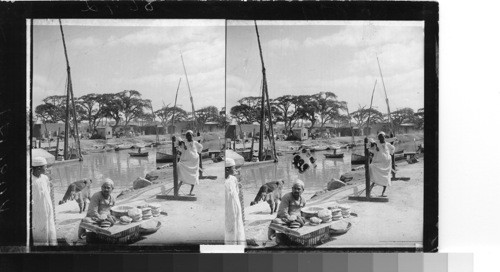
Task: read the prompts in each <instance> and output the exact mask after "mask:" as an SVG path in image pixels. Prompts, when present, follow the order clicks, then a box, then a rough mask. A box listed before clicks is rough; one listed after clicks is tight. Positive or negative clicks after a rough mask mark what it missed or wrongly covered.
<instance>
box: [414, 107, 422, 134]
mask: <svg viewBox="0 0 500 272" xmlns="http://www.w3.org/2000/svg"><path fill="white" fill-rule="evenodd" d="M424 116H425V114H424V108H420V109H418V110H417V112H415V114H414V115H413V117H414V122H415V126H416V128H417V129H424Z"/></svg>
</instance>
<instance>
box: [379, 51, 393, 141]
mask: <svg viewBox="0 0 500 272" xmlns="http://www.w3.org/2000/svg"><path fill="white" fill-rule="evenodd" d="M376 57H377V64H378V71H379V72H380V78H382V86H384V93H385V103H386V104H387V114H388V115H389V124H390V126H391V131H392V133H393V135H395V134H396V133H395V132H394V127H393V125H392V119H391V109H390V108H389V98H387V91H386V89H385V83H384V76H382V69H380V62H379V61H378V56H376Z"/></svg>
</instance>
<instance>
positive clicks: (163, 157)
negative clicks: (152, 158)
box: [156, 152, 174, 163]
mask: <svg viewBox="0 0 500 272" xmlns="http://www.w3.org/2000/svg"><path fill="white" fill-rule="evenodd" d="M173 161H174V155H172V154H167V153H163V152H156V162H161V163H167V162H173Z"/></svg>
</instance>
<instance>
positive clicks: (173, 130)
mask: <svg viewBox="0 0 500 272" xmlns="http://www.w3.org/2000/svg"><path fill="white" fill-rule="evenodd" d="M181 79H182V78H181V77H180V78H179V83H178V84H177V91H176V92H175V102H174V108H173V109H172V136H174V133H175V125H174V118H175V107H177V95H178V94H179V86H181Z"/></svg>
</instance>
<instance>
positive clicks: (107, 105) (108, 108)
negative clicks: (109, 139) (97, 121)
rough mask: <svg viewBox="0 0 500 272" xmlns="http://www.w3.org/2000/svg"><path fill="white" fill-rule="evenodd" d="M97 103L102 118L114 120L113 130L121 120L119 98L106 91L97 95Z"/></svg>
mask: <svg viewBox="0 0 500 272" xmlns="http://www.w3.org/2000/svg"><path fill="white" fill-rule="evenodd" d="M99 103H100V104H101V107H102V113H101V116H102V117H103V118H111V119H113V120H114V121H115V125H114V126H113V130H115V129H116V127H118V125H119V124H120V121H121V120H122V116H121V114H120V113H121V109H122V104H121V103H122V102H121V100H120V99H119V98H118V97H117V96H116V95H115V94H112V93H107V94H103V95H101V96H100V97H99Z"/></svg>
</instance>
